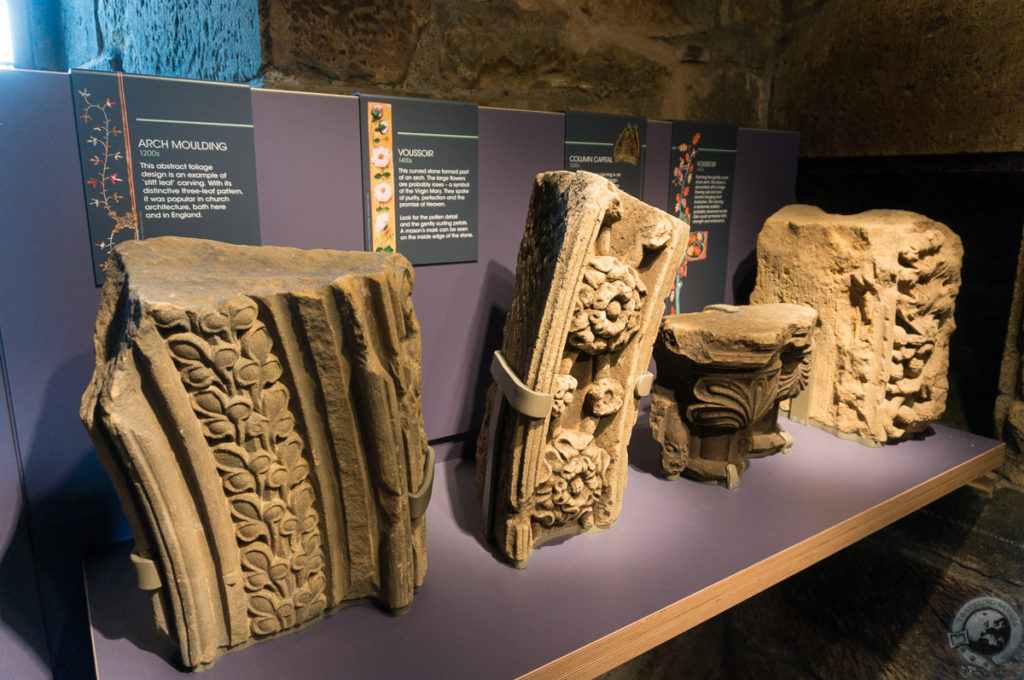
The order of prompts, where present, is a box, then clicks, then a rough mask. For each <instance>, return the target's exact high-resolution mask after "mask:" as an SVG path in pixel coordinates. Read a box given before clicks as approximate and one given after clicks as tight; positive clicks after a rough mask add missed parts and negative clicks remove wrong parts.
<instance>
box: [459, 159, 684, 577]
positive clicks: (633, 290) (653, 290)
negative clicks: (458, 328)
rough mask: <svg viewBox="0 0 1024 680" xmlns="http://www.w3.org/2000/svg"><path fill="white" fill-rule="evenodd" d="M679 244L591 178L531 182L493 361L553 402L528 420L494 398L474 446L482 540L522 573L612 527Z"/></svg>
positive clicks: (660, 216) (654, 213)
mask: <svg viewBox="0 0 1024 680" xmlns="http://www.w3.org/2000/svg"><path fill="white" fill-rule="evenodd" d="M687 235H688V232H687V229H686V227H685V225H684V224H683V223H682V222H680V221H679V220H677V219H675V218H673V217H671V216H669V215H668V214H666V213H664V212H662V211H661V210H658V209H656V208H652V207H650V206H648V205H647V204H645V203H642V202H641V201H638V200H637V199H635V198H633V197H631V196H629V195H628V194H626V193H623V192H620V191H618V190H617V189H616V188H615V186H614V185H613V184H611V182H608V181H607V180H605V179H603V178H601V177H598V176H597V175H593V174H590V173H586V172H579V173H571V172H551V173H545V174H541V175H538V176H537V179H536V180H535V183H534V189H533V196H532V198H531V200H530V210H529V214H528V215H527V221H526V232H525V234H524V235H523V241H522V244H521V246H520V249H519V260H518V263H517V265H516V286H515V294H514V298H513V301H512V307H511V310H510V311H509V314H508V318H507V319H506V322H505V331H504V338H503V341H502V349H501V351H502V354H503V355H504V358H505V360H506V361H507V363H508V365H509V367H510V368H511V370H512V371H513V372H514V373H515V375H516V376H518V378H519V379H520V380H521V381H522V383H523V384H524V385H525V386H526V387H527V388H528V389H530V390H533V391H535V392H540V393H543V394H547V395H552V396H553V403H552V406H551V408H550V411H548V412H547V414H546V415H544V416H543V417H537V418H534V417H528V416H525V415H523V414H521V413H517V412H514V411H512V410H511V409H509V408H507V404H506V402H505V399H504V397H498V398H497V399H496V398H495V390H494V389H493V388H492V390H491V393H490V394H489V395H488V409H487V411H488V413H489V416H488V419H487V422H485V423H484V426H483V428H482V430H481V433H480V438H479V441H478V450H477V460H478V465H479V471H480V474H479V475H478V479H479V480H480V481H481V484H482V490H483V493H484V503H485V516H489V517H490V521H489V522H488V525H487V526H486V532H487V533H488V535H489V536H491V537H492V538H493V539H494V540H495V542H496V543H497V545H498V549H499V551H500V552H501V554H502V555H504V556H505V557H506V558H507V559H509V560H511V561H513V562H514V563H516V564H518V565H519V566H525V563H526V560H527V558H528V556H529V554H530V551H531V550H532V549H533V546H534V545H536V544H538V543H540V542H542V541H544V540H546V539H548V538H552V537H554V536H556V535H560V534H565V533H578V532H583V531H586V530H589V529H593V528H606V527H609V526H611V524H612V523H613V522H614V521H615V519H616V518H617V517H618V514H619V510H620V506H621V501H622V492H623V490H624V488H625V482H626V468H627V465H626V445H627V443H628V442H629V436H630V433H631V431H632V427H633V424H634V423H635V421H636V407H637V402H638V397H637V395H636V392H635V387H634V386H635V383H636V380H637V378H638V377H639V376H640V375H641V374H643V373H644V372H646V370H647V365H648V362H649V361H650V356H651V345H652V344H653V343H654V338H655V336H656V334H657V330H658V324H659V322H660V319H661V314H662V310H663V302H662V301H663V300H664V298H665V296H666V294H667V293H668V288H669V286H670V285H671V282H672V274H673V272H674V271H675V267H676V266H677V265H678V262H679V260H680V257H681V253H682V247H683V244H685V242H686V237H687ZM495 402H497V403H495ZM492 422H493V424H494V428H495V429H494V430H493V431H491V430H490V427H491V424H492Z"/></svg>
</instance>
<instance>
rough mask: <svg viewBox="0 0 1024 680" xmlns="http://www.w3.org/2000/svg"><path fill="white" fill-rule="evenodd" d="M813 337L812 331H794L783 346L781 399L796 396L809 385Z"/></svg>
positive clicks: (780, 379)
mask: <svg viewBox="0 0 1024 680" xmlns="http://www.w3.org/2000/svg"><path fill="white" fill-rule="evenodd" d="M811 343H812V339H811V333H810V331H807V332H804V333H799V332H798V333H794V335H793V337H792V338H790V340H789V342H787V343H786V345H785V346H784V347H783V348H782V352H780V355H779V358H780V359H781V361H782V369H781V372H780V374H779V394H778V397H779V398H780V399H787V398H789V397H795V396H796V395H798V394H800V392H801V391H802V390H803V389H804V388H805V387H807V381H808V380H810V378H811V351H812V344H811Z"/></svg>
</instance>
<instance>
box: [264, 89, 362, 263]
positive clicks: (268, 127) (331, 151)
mask: <svg viewBox="0 0 1024 680" xmlns="http://www.w3.org/2000/svg"><path fill="white" fill-rule="evenodd" d="M252 120H253V129H254V132H255V142H256V168H257V179H258V186H259V194H260V195H259V205H260V233H261V236H262V243H263V245H265V246H293V247H295V248H333V249H336V250H362V249H363V211H362V208H361V207H360V206H361V201H362V189H361V183H362V175H361V174H360V171H359V168H360V165H359V164H360V156H359V127H358V125H359V108H358V100H357V99H356V98H355V97H341V96H336V95H315V94H305V93H301V92H281V91H274V90H253V91H252Z"/></svg>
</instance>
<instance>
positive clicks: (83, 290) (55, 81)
mask: <svg viewBox="0 0 1024 680" xmlns="http://www.w3.org/2000/svg"><path fill="white" fill-rule="evenodd" d="M0 101H2V104H0V116H2V119H0V123H2V130H3V132H2V134H3V140H2V142H0V148H2V149H3V152H2V153H0V177H3V181H2V182H0V206H3V213H2V214H3V221H4V247H3V248H2V249H0V289H2V290H4V291H5V293H4V294H3V296H0V329H2V332H3V347H4V361H5V363H6V369H7V377H8V380H9V381H10V382H9V386H10V390H11V392H10V394H11V409H12V413H13V415H14V422H15V426H16V432H17V436H18V449H19V453H20V455H21V465H22V472H23V474H24V479H25V492H26V497H27V502H28V505H29V507H30V508H31V518H32V526H33V530H34V531H35V532H36V540H37V549H38V546H39V545H47V542H46V540H45V535H46V534H48V533H51V532H56V533H58V534H59V535H60V536H61V537H62V538H61V540H60V541H58V542H57V543H64V544H66V543H67V542H69V541H70V542H77V540H78V539H79V538H80V537H81V538H82V539H83V540H86V541H87V540H88V539H87V538H86V536H85V535H86V534H93V533H95V532H102V531H104V530H106V529H107V528H109V527H108V524H109V523H110V522H114V523H115V524H116V523H118V522H119V521H120V520H117V519H114V518H116V517H118V516H119V515H120V509H119V505H118V503H117V500H116V498H115V496H114V494H113V488H112V486H111V484H110V481H109V479H108V478H107V475H106V472H105V471H104V470H103V468H102V466H101V465H100V464H99V461H98V460H97V458H96V456H95V454H94V452H93V446H92V443H91V442H90V441H89V437H88V435H87V434H86V432H85V428H84V427H82V423H81V421H79V419H78V404H79V401H80V399H81V397H82V392H83V391H84V390H85V387H86V385H87V384H88V382H89V378H90V376H91V375H92V368H93V363H94V358H93V351H92V329H93V324H94V322H95V319H96V310H97V308H98V306H99V289H98V288H96V286H95V284H94V283H93V280H92V274H91V270H92V263H91V255H90V250H89V245H88V243H89V232H88V228H87V226H86V220H85V201H84V198H83V194H82V177H81V171H80V169H79V165H78V144H77V140H76V137H75V129H74V117H73V116H74V113H73V110H72V101H71V86H70V84H69V78H68V76H67V74H60V73H39V72H25V71H0ZM114 531H115V533H119V532H120V530H119V529H114Z"/></svg>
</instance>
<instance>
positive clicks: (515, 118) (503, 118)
mask: <svg viewBox="0 0 1024 680" xmlns="http://www.w3.org/2000/svg"><path fill="white" fill-rule="evenodd" d="M564 133H565V123H564V119H563V116H562V115H561V114H553V113H537V112H531V111H513V110H509V109H490V108H481V109H480V118H479V135H480V142H479V148H478V153H479V158H480V220H479V224H480V241H479V243H480V250H479V255H478V258H477V261H476V262H475V263H471V264H450V265H433V266H424V267H417V268H416V286H415V288H414V289H413V304H414V305H415V306H416V315H417V316H418V317H419V320H420V327H421V329H422V332H423V421H424V424H425V425H426V429H427V436H428V437H429V438H432V439H433V438H437V437H444V436H450V435H454V434H460V433H465V432H470V431H471V430H474V429H475V428H476V427H477V426H478V423H479V422H480V420H479V419H480V417H481V415H482V402H483V394H484V391H485V390H486V389H487V385H488V384H489V382H490V373H489V367H490V357H491V353H492V352H493V351H494V350H495V349H497V348H498V347H499V346H500V342H501V329H502V327H503V326H504V324H505V314H506V312H507V311H508V307H509V305H510V304H511V302H512V288H513V285H514V283H515V269H516V256H517V255H518V252H519V241H520V240H521V239H522V235H523V227H524V225H525V224H526V210H527V207H528V206H529V203H530V193H531V191H532V190H533V178H534V176H535V175H536V174H537V173H539V172H545V171H548V170H559V169H561V167H562V146H563V144H562V142H563V135H564ZM472 435H473V436H471V438H470V441H472V440H473V439H475V431H474V432H472ZM451 451H452V453H453V454H454V453H455V452H458V451H460V449H459V448H458V447H456V448H454V449H452V450H451Z"/></svg>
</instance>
